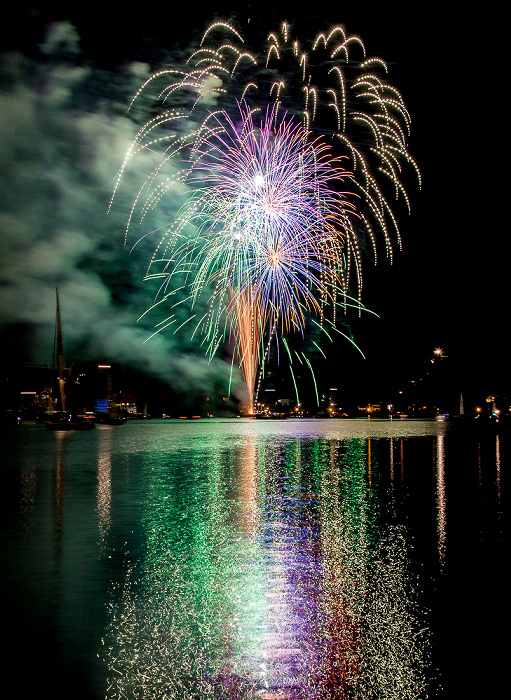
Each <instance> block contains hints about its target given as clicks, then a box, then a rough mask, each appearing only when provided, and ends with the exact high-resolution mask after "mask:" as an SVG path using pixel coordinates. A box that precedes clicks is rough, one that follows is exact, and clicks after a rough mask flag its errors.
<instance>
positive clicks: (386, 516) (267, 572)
mask: <svg viewBox="0 0 511 700" xmlns="http://www.w3.org/2000/svg"><path fill="white" fill-rule="evenodd" d="M4 450H5V455H6V460H7V461H6V471H5V478H6V485H7V488H6V491H5V492H4V493H5V502H4V503H5V504H7V505H4V508H3V511H2V514H3V515H4V520H5V522H6V523H7V525H6V527H5V528H4V530H3V537H2V540H1V542H0V544H1V545H2V556H3V560H4V562H6V563H7V566H6V575H5V577H4V583H7V585H8V586H10V591H11V596H13V599H15V600H16V601H18V603H19V609H24V608H26V613H24V615H25V617H26V619H25V617H24V618H23V624H24V625H25V627H24V628H23V626H20V631H19V633H18V638H17V639H18V641H17V642H16V643H14V642H13V645H12V646H13V647H20V648H21V647H23V648H25V649H28V651H29V652H30V657H31V658H33V659H34V660H37V659H39V667H38V669H39V675H35V676H34V687H35V688H39V689H41V688H45V687H48V686H49V684H50V683H51V684H52V686H53V697H54V698H58V697H68V693H69V687H72V688H73V694H74V697H75V698H77V697H84V698H86V697H88V698H91V699H93V700H96V698H100V697H101V698H106V700H114V699H117V698H128V699H138V698H151V699H152V698H154V699H160V698H161V699H168V700H188V699H190V700H202V699H211V700H217V699H218V700H220V699H229V698H230V699H237V700H249V699H251V698H253V699H256V698H259V699H261V700H272V699H273V700H276V699H277V698H278V699H280V700H291V699H297V698H304V699H305V698H307V699H311V700H319V699H322V700H330V699H332V700H334V699H344V698H356V699H360V700H372V699H375V700H412V699H413V698H417V699H418V698H426V697H450V696H451V693H452V691H453V690H454V689H455V688H458V686H459V684H460V681H459V675H457V674H453V675H456V677H455V683H454V684H452V683H451V687H450V688H449V689H448V690H447V691H445V694H444V695H442V689H443V688H444V686H445V683H446V677H448V676H449V671H450V669H449V663H451V664H452V657H450V656H449V653H450V648H451V646H452V648H453V650H454V652H455V651H456V644H457V645H459V647H460V649H463V650H464V657H463V658H464V661H463V663H464V664H466V663H467V662H469V661H470V659H469V656H468V654H467V651H466V650H467V649H468V648H470V649H478V651H477V652H476V653H474V655H473V660H474V661H476V662H477V664H478V666H476V665H472V666H470V669H471V673H472V674H473V670H472V669H475V668H476V667H477V668H479V669H480V668H483V667H484V665H482V664H479V662H480V661H481V659H482V656H481V652H480V651H479V647H481V646H482V645H485V646H488V642H489V638H484V635H483V636H482V635H481V632H482V631H484V629H488V630H491V629H493V628H492V626H490V625H486V627H484V624H483V623H482V622H481V618H480V616H476V615H475V614H474V611H475V610H476V608H475V607H474V600H475V599H474V596H473V594H472V592H473V591H474V590H475V589H476V588H477V593H478V595H479V594H480V596H481V599H482V598H483V597H484V590H493V587H494V586H495V583H496V581H495V580H494V579H492V578H491V576H490V575H488V576H487V578H489V580H488V587H487V589H484V586H483V585H481V584H483V583H484V580H485V578H484V577H485V574H486V573H487V572H493V573H494V572H495V571H496V570H497V569H496V567H495V566H494V564H493V563H492V561H493V560H491V559H490V556H491V554H488V556H487V559H486V561H487V564H488V568H487V570H486V572H485V571H483V570H482V567H481V566H480V563H481V562H482V560H483V559H482V556H481V551H488V552H491V553H495V552H496V551H497V549H496V547H497V544H498V543H500V542H502V541H503V529H504V521H503V514H504V508H503V505H502V498H503V495H502V494H503V484H502V466H503V464H504V462H505V461H506V458H507V455H508V454H509V443H508V441H507V435H506V436H505V435H503V434H499V433H497V434H489V435H486V434H484V435H483V434H482V435H481V436H478V435H476V434H474V433H473V431H472V430H470V431H468V432H463V433H461V434H459V433H458V432H457V431H456V430H455V429H454V428H452V426H451V425H449V424H447V423H441V422H435V421H431V422H427V421H422V422H421V421H406V422H394V423H392V422H389V421H374V420H372V421H349V420H347V421H310V422H308V421H296V422H293V421H283V422H275V423H273V422H272V423H270V422H268V423H266V422H259V421H249V420H237V421H236V420H235V421H232V420H231V421H215V420H212V421H193V422H192V421H181V422H177V421H168V420H167V421H143V422H142V421H140V422H138V423H137V422H132V423H128V424H127V425H125V426H122V427H120V428H111V427H108V426H104V427H101V428H98V429H96V430H95V431H87V433H86V434H79V433H58V432H56V433H50V432H48V431H45V430H44V427H42V426H35V425H33V426H21V429H20V430H18V431H17V432H13V433H12V434H10V435H9V436H7V438H6V440H5V441H4ZM0 510H2V509H0ZM6 511H8V513H7V515H6ZM14 511H16V512H15V513H14ZM488 547H490V549H488ZM478 548H479V550H480V551H479V550H478ZM467 571H469V572H470V578H469V577H468V576H466V572H467ZM478 571H479V572H480V573H479V578H478V579H477V581H478V583H477V587H476V585H475V584H471V582H472V581H473V580H476V579H475V577H476V575H477V572H478ZM446 582H448V584H446ZM453 582H454V583H453ZM454 588H456V593H455V595H454V593H453V591H454ZM464 589H466V592H465V595H466V596H467V601H468V602H467V603H465V600H464V599H463V590H464ZM439 591H440V593H439ZM460 591H461V596H460ZM458 598H459V599H460V600H461V601H462V602H461V603H460V604H459V612H460V616H459V617H457V618H456V617H454V616H453V615H452V612H451V611H450V609H449V608H450V606H451V605H452V602H453V601H454V600H458ZM485 605H486V609H489V608H488V596H486V603H485ZM465 620H466V621H465ZM50 628H51V631H52V632H51V635H48V630H49V629H50ZM467 631H469V632H470V634H471V635H472V637H470V636H468V635H466V634H465V632H467ZM38 635H39V636H38ZM465 637H467V641H465ZM476 639H478V644H476V643H475V640H476ZM52 640H53V641H52ZM453 641H455V644H452V642H453ZM445 654H447V657H448V659H449V661H444V658H443V656H444V655H445ZM453 656H454V654H453ZM57 659H60V661H59V662H58V663H57ZM34 663H35V661H34ZM52 664H53V666H52ZM442 664H444V666H443V667H442ZM46 667H48V669H47V673H46V675H45V669H46ZM54 667H56V668H57V670H55V668H54ZM465 667H466V666H465ZM465 667H464V668H465ZM62 668H64V669H65V673H64V676H63V671H62ZM45 679H47V680H45ZM48 679H51V680H48ZM58 679H63V680H61V686H62V688H61V692H60V691H59V690H58V687H57V681H58ZM474 680H475V676H474V675H472V676H471V677H470V678H469V683H470V684H472V685H473V684H474ZM451 681H452V679H451ZM80 683H81V684H82V685H83V687H84V691H83V693H82V694H81V695H78V694H77V686H78V685H79V684H80ZM70 684H71V685H70ZM485 684H486V685H488V679H485ZM447 685H448V682H447ZM85 688H86V690H85ZM444 690H445V688H444Z"/></svg>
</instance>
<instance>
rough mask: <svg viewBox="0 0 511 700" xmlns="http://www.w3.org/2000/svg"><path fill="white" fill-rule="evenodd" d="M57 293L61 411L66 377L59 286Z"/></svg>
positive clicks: (56, 330) (56, 324) (56, 326)
mask: <svg viewBox="0 0 511 700" xmlns="http://www.w3.org/2000/svg"><path fill="white" fill-rule="evenodd" d="M55 293H56V295H57V316H56V319H55V334H56V340H57V374H58V383H59V397H58V399H59V404H60V406H59V408H60V410H61V411H65V410H66V379H65V377H64V371H65V369H66V361H65V358H64V341H63V336H62V320H61V318H60V301H59V288H58V287H57V288H56V290H55Z"/></svg>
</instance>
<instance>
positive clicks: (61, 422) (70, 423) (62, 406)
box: [46, 287, 96, 430]
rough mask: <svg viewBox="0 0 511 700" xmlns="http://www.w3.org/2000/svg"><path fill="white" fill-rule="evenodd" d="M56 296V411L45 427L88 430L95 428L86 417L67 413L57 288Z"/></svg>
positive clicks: (92, 422)
mask: <svg viewBox="0 0 511 700" xmlns="http://www.w3.org/2000/svg"><path fill="white" fill-rule="evenodd" d="M55 293H56V296H57V312H56V317H55V343H54V352H55V350H56V354H57V382H56V394H57V400H56V408H57V410H56V411H52V413H49V414H48V418H47V420H46V427H47V428H48V430H90V429H91V428H94V427H95V425H96V424H95V422H94V421H93V420H91V419H90V418H89V417H88V416H72V415H71V414H70V413H69V412H68V411H67V395H66V377H65V371H66V361H65V357H64V341H63V336H62V319H61V317H60V300H59V288H58V287H57V288H56V290H55Z"/></svg>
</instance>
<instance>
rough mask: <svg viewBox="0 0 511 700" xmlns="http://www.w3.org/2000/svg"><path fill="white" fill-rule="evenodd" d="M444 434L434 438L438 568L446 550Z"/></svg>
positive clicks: (441, 563)
mask: <svg viewBox="0 0 511 700" xmlns="http://www.w3.org/2000/svg"><path fill="white" fill-rule="evenodd" d="M444 440H445V436H444V435H438V436H437V438H436V506H437V533H438V559H439V562H440V568H441V569H443V568H444V566H445V556H446V550H447V535H446V522H447V517H446V506H447V497H446V493H445V444H444Z"/></svg>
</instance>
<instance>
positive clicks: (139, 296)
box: [0, 22, 230, 390]
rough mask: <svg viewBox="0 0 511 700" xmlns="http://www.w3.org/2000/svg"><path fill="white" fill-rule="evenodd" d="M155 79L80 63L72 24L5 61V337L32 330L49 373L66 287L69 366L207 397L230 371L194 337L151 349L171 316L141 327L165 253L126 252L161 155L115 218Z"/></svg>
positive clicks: (169, 339) (143, 69)
mask: <svg viewBox="0 0 511 700" xmlns="http://www.w3.org/2000/svg"><path fill="white" fill-rule="evenodd" d="M150 72H152V71H151V69H150V68H149V66H148V65H146V64H145V63H136V62H132V63H127V64H124V65H123V66H122V67H120V68H119V69H117V70H116V71H110V70H107V69H105V68H100V67H98V66H97V65H94V64H93V63H91V62H84V61H80V38H79V36H78V32H77V30H76V29H75V27H73V25H72V24H70V23H69V22H60V23H55V24H53V25H51V26H50V27H49V28H48V32H47V35H46V37H45V39H44V41H43V43H42V44H41V45H40V47H39V55H38V56H37V57H35V58H34V57H32V58H30V57H27V56H26V55H23V54H21V53H16V52H11V53H8V54H3V55H0V94H1V99H0V134H1V137H0V162H1V167H0V332H1V333H2V338H4V339H5V338H7V339H9V338H10V337H13V335H14V334H13V333H11V330H12V329H14V328H23V329H24V335H23V337H24V339H25V344H26V346H27V347H25V348H24V351H25V353H26V355H27V359H28V360H29V361H30V362H33V363H40V364H47V363H48V362H49V361H51V353H52V347H53V334H54V323H55V288H56V287H57V286H58V287H59V290H60V292H59V293H60V300H61V307H62V317H63V324H64V342H65V351H66V359H67V361H68V363H76V362H80V361H85V360H95V359H105V360H108V361H110V362H119V363H123V364H125V365H129V366H132V367H134V368H137V369H141V370H143V371H145V372H147V373H150V374H151V375H153V376H156V377H159V378H160V379H162V380H164V381H166V382H167V383H168V384H169V385H171V386H172V387H173V388H175V389H178V390H188V389H201V390H204V389H207V388H208V387H209V386H212V385H213V384H215V383H218V382H221V383H223V384H225V385H227V381H228V375H229V372H230V367H229V364H228V363H226V362H223V361H222V360H221V359H214V360H213V361H211V362H209V361H208V360H207V358H206V357H204V353H203V351H202V349H201V348H199V347H198V344H199V343H198V341H197V340H195V341H192V340H191V339H190V335H191V330H190V329H189V328H184V329H183V330H182V332H180V333H179V334H176V335H172V332H173V331H172V329H170V330H169V331H168V332H165V331H164V332H162V333H159V334H157V335H156V336H154V337H153V338H151V340H149V341H148V342H146V343H144V341H145V340H146V339H147V338H148V336H149V335H151V333H152V332H153V331H154V324H155V323H157V322H158V321H160V320H161V319H162V316H161V315H160V317H158V318H157V317H155V316H154V315H152V316H151V314H148V315H147V316H144V318H143V319H142V320H141V321H137V319H138V318H139V317H140V315H141V314H143V313H144V311H145V310H146V309H147V308H148V307H149V306H150V305H151V303H152V301H153V297H154V293H155V288H151V287H150V286H148V285H147V284H145V283H143V281H142V280H143V276H144V273H145V269H146V266H147V262H148V260H149V257H150V253H151V252H152V250H153V249H154V247H155V245H156V243H157V241H156V240H154V237H151V236H148V237H147V238H146V239H144V240H143V241H142V242H141V243H140V245H138V246H137V247H136V248H135V250H134V252H133V253H132V254H131V255H130V254H129V249H130V247H131V245H132V244H133V243H134V242H135V241H134V240H132V241H131V244H130V243H129V244H128V245H127V246H123V235H124V229H125V226H126V220H127V216H128V214H129V210H130V207H131V203H132V201H133V199H134V197H135V196H136V193H137V191H138V187H139V186H140V184H141V182H142V181H143V174H144V168H146V170H147V172H150V170H151V169H152V167H154V161H153V159H154V158H156V157H157V156H156V155H155V154H152V153H150V152H148V153H144V154H142V156H141V157H140V158H137V161H136V166H137V169H138V171H137V172H134V171H133V170H129V169H128V171H127V172H126V173H125V176H124V179H123V184H122V188H121V189H120V191H119V192H118V193H117V194H116V198H115V200H114V206H113V207H112V209H111V210H110V211H109V212H108V205H109V201H110V198H111V196H112V192H113V185H114V178H115V174H116V172H117V170H118V169H119V167H120V165H121V164H122V162H123V158H124V155H125V153H126V150H127V148H128V146H129V144H130V142H131V140H132V138H133V137H134V135H135V134H136V131H137V128H138V125H137V119H139V120H140V119H141V118H142V117H141V115H137V113H134V114H131V113H130V114H129V115H127V114H126V107H127V105H128V104H129V102H130V99H131V97H132V96H133V94H134V93H135V92H136V90H137V89H138V88H139V87H140V84H141V82H142V81H143V80H144V79H146V78H147V77H148V76H149V75H150ZM144 119H145V117H144ZM180 196H181V195H180V194H179V193H176V194H174V195H173V198H167V199H166V201H165V204H164V206H161V207H159V210H158V212H157V213H155V218H154V219H153V220H152V221H151V224H150V227H149V228H146V229H143V230H142V229H141V231H140V235H141V236H142V235H144V234H145V233H148V232H149V230H150V229H153V228H158V227H161V226H165V225H167V224H169V223H170V222H171V221H172V219H173V217H174V215H175V213H176V211H177V208H178V207H179V206H180V205H181V204H182V201H181V202H180V201H179V198H180ZM156 235H157V234H156ZM183 313H185V311H184V310H183ZM163 318H164V316H163ZM177 325H179V324H177Z"/></svg>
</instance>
